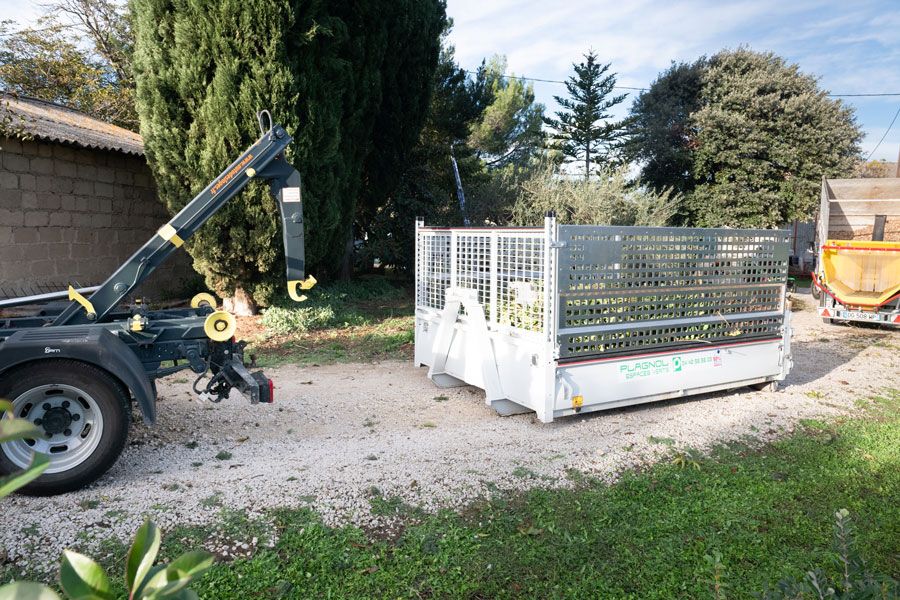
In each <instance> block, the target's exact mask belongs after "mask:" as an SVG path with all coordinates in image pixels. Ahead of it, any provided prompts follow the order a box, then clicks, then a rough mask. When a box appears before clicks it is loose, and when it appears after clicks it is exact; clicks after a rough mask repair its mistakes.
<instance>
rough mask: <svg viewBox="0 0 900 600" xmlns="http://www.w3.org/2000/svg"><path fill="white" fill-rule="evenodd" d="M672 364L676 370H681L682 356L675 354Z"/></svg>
mask: <svg viewBox="0 0 900 600" xmlns="http://www.w3.org/2000/svg"><path fill="white" fill-rule="evenodd" d="M672 365H673V366H674V367H675V369H674V370H675V371H676V372H678V371H680V370H681V357H680V356H673V357H672Z"/></svg>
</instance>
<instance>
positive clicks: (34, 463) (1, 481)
mask: <svg viewBox="0 0 900 600" xmlns="http://www.w3.org/2000/svg"><path fill="white" fill-rule="evenodd" d="M49 466H50V457H49V456H47V455H46V454H34V455H33V456H32V458H31V464H30V465H28V468H27V469H25V470H24V471H19V472H17V473H13V474H12V475H7V476H5V477H0V498H3V497H5V496H9V495H10V494H12V493H13V492H14V491H16V490H18V489H20V488H22V487H24V486H26V485H28V484H29V483H31V482H32V481H33V480H35V479H37V478H38V477H40V475H41V473H43V472H44V471H46V470H47V467H49Z"/></svg>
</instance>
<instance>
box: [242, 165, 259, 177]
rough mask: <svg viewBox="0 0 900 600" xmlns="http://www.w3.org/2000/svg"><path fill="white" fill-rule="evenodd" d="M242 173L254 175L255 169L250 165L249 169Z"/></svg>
mask: <svg viewBox="0 0 900 600" xmlns="http://www.w3.org/2000/svg"><path fill="white" fill-rule="evenodd" d="M244 173H246V174H247V177H256V169H254V168H253V167H250V168H249V169H247V170H246V171H244Z"/></svg>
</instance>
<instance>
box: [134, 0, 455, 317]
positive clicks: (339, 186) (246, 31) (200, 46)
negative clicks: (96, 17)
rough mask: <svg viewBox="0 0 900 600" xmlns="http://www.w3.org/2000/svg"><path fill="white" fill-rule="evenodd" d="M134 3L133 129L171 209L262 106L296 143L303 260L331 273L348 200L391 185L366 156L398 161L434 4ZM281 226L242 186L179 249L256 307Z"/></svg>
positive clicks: (424, 70)
mask: <svg viewBox="0 0 900 600" xmlns="http://www.w3.org/2000/svg"><path fill="white" fill-rule="evenodd" d="M133 10H134V23H135V31H136V43H135V55H134V68H135V79H136V83H137V106H138V114H139V116H140V121H141V133H142V135H143V136H144V142H145V151H146V154H147V158H148V161H149V163H150V166H151V168H152V169H153V172H154V175H155V178H156V181H157V185H158V190H159V194H160V197H161V198H162V199H163V200H164V201H165V203H166V205H167V206H168V208H169V210H170V211H172V212H175V211H177V210H179V209H180V208H182V207H183V206H184V205H185V204H186V203H187V202H188V201H189V200H190V199H191V198H192V197H193V196H194V195H195V194H196V193H197V192H199V191H200V190H201V189H203V187H204V186H205V185H206V184H207V183H208V182H209V181H210V180H211V179H212V178H213V177H215V176H216V175H218V173H219V172H221V170H222V169H223V168H224V167H225V166H227V165H228V164H229V163H230V162H231V161H232V160H234V158H235V157H236V156H237V155H238V154H239V153H240V152H242V151H243V150H244V149H245V148H246V147H247V146H248V145H249V144H251V143H252V142H253V141H254V140H256V138H257V137H258V136H259V131H258V127H257V123H256V116H255V113H256V111H257V110H259V109H262V108H268V109H270V110H271V111H272V116H273V118H274V120H275V121H277V122H279V123H281V124H282V125H283V126H284V127H285V128H286V129H287V131H288V132H289V133H290V134H291V135H292V136H293V137H294V140H295V141H294V143H293V145H292V147H291V148H290V149H289V151H288V153H287V154H288V160H289V161H290V162H292V164H294V165H295V166H296V167H297V169H298V170H299V171H300V172H301V175H302V176H303V179H304V190H303V192H304V212H305V216H306V228H307V229H306V252H307V264H308V270H310V271H311V272H314V273H315V274H316V275H317V276H319V275H323V274H327V273H332V274H333V273H336V272H337V270H338V268H339V264H340V262H341V257H342V256H343V254H344V249H345V247H346V246H347V241H348V239H351V238H350V236H351V226H350V225H351V223H352V222H353V218H354V214H355V212H356V209H357V199H358V198H359V196H360V195H361V194H363V195H365V196H366V197H368V198H376V197H378V196H379V195H381V196H385V195H386V193H385V192H384V189H385V188H389V187H390V186H391V185H393V184H395V183H396V182H395V181H393V180H392V179H391V178H390V177H381V178H372V179H371V180H370V179H369V178H365V175H366V173H367V171H368V172H372V171H374V170H375V169H376V168H381V167H383V165H382V164H380V163H378V162H377V161H374V160H373V159H372V158H371V157H372V156H373V155H375V154H376V153H379V152H380V153H384V154H386V155H389V156H390V157H392V159H391V160H388V161H386V162H387V164H388V166H390V165H392V164H396V163H397V162H402V160H403V156H404V155H405V152H406V151H407V149H408V146H410V145H411V144H412V143H413V142H414V140H415V139H416V136H417V135H418V130H419V128H420V127H421V125H422V120H423V118H424V112H425V107H426V106H427V101H428V93H429V84H430V74H431V73H432V72H433V70H434V68H435V65H436V63H437V57H438V51H439V35H440V32H441V30H442V29H443V26H444V20H445V10H444V3H443V1H442V0H377V1H376V0H369V1H367V2H362V1H353V2H332V3H329V2H323V1H319V0H242V1H238V0H134V3H133ZM381 160H382V162H384V159H381ZM373 163H374V164H373ZM364 178H365V181H366V183H365V185H363V181H364ZM279 228H280V223H279V219H278V210H277V207H276V206H275V203H274V201H273V200H272V199H271V198H270V196H269V194H268V192H267V190H266V189H265V185H264V184H261V183H254V184H253V185H251V186H250V188H248V190H247V191H245V192H244V193H243V194H242V195H241V197H239V198H235V199H234V200H232V202H230V203H229V205H228V206H226V207H225V208H223V209H222V211H220V213H219V214H217V215H216V217H215V218H214V219H213V220H212V222H211V223H209V224H208V226H207V227H205V228H203V229H201V231H200V232H198V234H197V235H195V236H194V238H193V239H192V240H191V241H190V242H189V243H188V244H187V247H188V250H189V252H190V253H191V255H192V257H193V258H194V266H195V267H196V268H197V270H198V271H199V272H200V273H202V274H203V275H204V276H205V277H206V281H207V284H208V285H209V286H210V287H211V288H212V289H215V290H216V291H217V292H219V293H220V294H223V295H231V294H235V295H236V296H238V295H243V292H246V295H248V296H249V298H250V299H251V300H252V301H255V302H256V303H261V304H267V303H269V302H271V301H272V300H273V299H274V298H275V297H276V295H283V290H284V281H283V274H282V269H283V256H282V253H281V243H280V231H279Z"/></svg>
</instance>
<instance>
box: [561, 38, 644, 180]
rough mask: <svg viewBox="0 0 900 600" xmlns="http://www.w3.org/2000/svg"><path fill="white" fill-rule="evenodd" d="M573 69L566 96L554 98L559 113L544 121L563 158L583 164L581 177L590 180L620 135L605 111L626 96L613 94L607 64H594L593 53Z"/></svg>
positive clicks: (613, 77)
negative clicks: (593, 167) (595, 166)
mask: <svg viewBox="0 0 900 600" xmlns="http://www.w3.org/2000/svg"><path fill="white" fill-rule="evenodd" d="M572 66H573V68H574V69H575V75H573V76H571V77H569V78H568V79H567V80H566V89H567V90H568V92H569V97H567V98H564V97H562V96H554V99H555V100H556V101H557V102H558V103H559V105H560V106H561V107H562V110H560V111H557V113H556V118H555V119H554V118H550V117H545V118H544V122H545V123H546V124H547V125H548V126H549V127H550V128H551V129H552V130H553V131H552V132H551V133H550V138H551V139H552V140H553V141H554V142H555V143H556V145H557V146H558V148H559V150H561V151H562V153H563V156H565V157H566V158H567V159H569V160H573V161H583V162H584V176H585V177H590V175H591V165H592V164H594V163H597V162H602V161H604V160H606V159H608V157H609V155H610V153H611V151H612V150H613V148H615V146H616V145H617V142H618V141H619V138H620V137H621V136H622V132H623V123H622V122H619V121H610V119H611V118H612V116H613V115H612V113H610V112H608V111H609V110H610V109H611V108H613V107H614V106H616V105H617V104H621V103H622V102H623V101H624V100H625V98H626V97H627V94H619V95H612V94H613V90H614V88H615V86H616V74H615V73H608V71H609V67H610V65H609V63H607V64H605V65H603V64H600V63H599V62H597V54H596V53H595V52H594V51H593V50H592V51H590V52H588V53H587V54H585V55H584V62H582V63H579V64H573V65H572ZM598 159H599V160H598Z"/></svg>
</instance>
